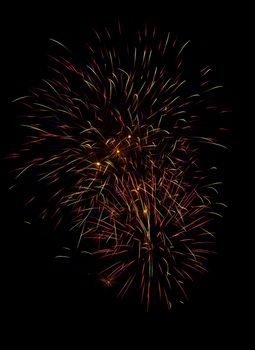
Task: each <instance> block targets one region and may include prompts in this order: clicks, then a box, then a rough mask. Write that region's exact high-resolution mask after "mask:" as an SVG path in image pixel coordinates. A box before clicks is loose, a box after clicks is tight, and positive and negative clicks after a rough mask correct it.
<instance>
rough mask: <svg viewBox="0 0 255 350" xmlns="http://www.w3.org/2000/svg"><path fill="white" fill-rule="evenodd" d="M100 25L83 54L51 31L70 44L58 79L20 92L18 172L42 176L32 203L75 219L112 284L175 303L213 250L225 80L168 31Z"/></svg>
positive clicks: (54, 62) (53, 73) (58, 59)
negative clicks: (187, 56) (188, 59)
mask: <svg viewBox="0 0 255 350" xmlns="http://www.w3.org/2000/svg"><path fill="white" fill-rule="evenodd" d="M94 33H95V42H94V43H93V45H86V48H85V51H86V54H85V55H84V56H83V57H80V58H79V60H78V62H75V58H73V57H74V56H73V55H72V53H71V50H69V49H68V48H67V47H65V46H64V45H63V44H61V43H59V42H58V41H56V40H53V39H52V42H53V43H54V45H55V46H56V47H57V50H60V51H62V52H61V54H59V55H57V56H56V55H54V56H53V55H51V56H49V59H50V67H49V76H48V78H47V79H45V80H43V81H42V83H41V84H40V86H39V87H37V88H34V89H33V90H32V91H31V93H30V94H29V96H25V97H22V98H19V99H17V100H16V101H19V102H21V103H22V105H24V106H25V110H26V112H25V113H24V114H25V116H24V117H23V120H24V123H23V124H22V125H23V126H24V127H25V128H26V139H25V142H24V144H23V146H22V148H21V149H20V150H19V152H18V153H16V154H13V157H15V158H18V159H19V160H21V161H22V166H20V167H19V169H18V171H17V175H16V179H17V180H19V181H21V179H22V177H23V178H26V177H27V178H28V179H29V180H31V181H32V182H34V183H35V184H33V185H31V188H33V189H35V188H36V193H33V194H32V195H31V196H30V197H29V199H28V201H27V204H31V203H35V202H39V203H40V206H41V207H42V210H41V212H40V215H41V216H42V217H43V218H44V217H46V216H49V217H51V218H54V219H55V222H56V225H61V223H62V222H63V220H64V218H68V220H65V223H66V221H70V227H69V230H70V231H71V232H77V233H78V235H79V239H78V243H77V249H79V251H80V252H83V253H86V254H89V255H93V256H95V257H96V258H98V260H99V262H100V264H99V265H100V266H102V267H100V269H99V271H98V276H99V279H100V281H102V282H103V283H104V285H105V286H109V287H112V286H113V287H114V288H117V289H118V295H119V296H121V297H122V296H124V295H125V294H126V293H127V292H128V290H130V289H131V288H132V287H133V286H139V295H140V299H141V301H142V302H143V303H145V305H146V307H147V309H148V308H149V305H150V302H151V300H152V299H154V300H156V299H159V300H162V301H164V302H165V303H166V305H167V307H168V308H169V309H170V308H171V306H172V303H173V302H174V301H175V299H176V300H183V299H185V298H187V297H186V291H185V283H186V282H187V281H192V280H193V277H194V276H195V275H196V274H197V273H199V272H204V271H206V264H205V263H206V261H207V259H208V258H207V257H208V254H209V253H210V252H212V250H213V249H212V247H211V246H212V242H213V236H214V234H213V233H212V232H211V225H212V222H213V221H214V220H215V218H216V216H220V214H218V210H216V209H215V208H217V207H219V206H220V203H215V198H216V194H217V188H216V187H217V185H218V184H219V183H217V181H214V180H212V179H214V177H211V171H212V170H213V169H214V164H209V163H210V160H208V159H206V161H205V159H203V158H205V157H202V156H201V154H202V151H203V150H204V149H206V150H207V147H212V146H217V147H223V146H221V144H220V143H218V142H217V140H216V139H215V138H213V137H212V136H211V133H212V131H215V130H216V129H217V128H215V127H212V130H210V134H209V136H208V134H206V135H204V134H203V133H202V130H205V129H204V128H203V127H202V126H203V125H204V124H205V123H208V125H210V123H211V120H213V118H214V117H215V118H216V120H218V118H219V116H221V115H222V113H224V112H225V111H223V110H222V109H220V108H219V107H217V104H216V103H215V101H216V98H217V91H218V88H220V86H215V85H214V84H213V83H212V82H211V80H210V78H209V75H210V71H211V68H210V67H209V66H204V67H201V68H200V69H199V70H197V72H196V71H192V72H191V71H190V69H187V65H186V64H185V60H184V52H185V48H186V46H187V45H188V44H189V43H188V42H187V43H184V44H181V45H180V44H179V43H178V41H177V40H176V38H175V37H174V36H172V35H170V34H167V35H166V36H165V37H159V35H158V34H157V31H156V29H155V28H152V29H148V28H147V26H145V27H144V29H143V30H142V31H139V32H137V33H136V36H135V37H134V38H132V39H130V41H128V40H127V39H126V38H127V37H126V35H125V33H123V32H122V28H121V26H120V25H118V29H117V30H116V33H115V32H114V33H110V31H109V30H108V29H106V30H105V31H104V32H103V33H102V34H100V35H99V34H98V33H97V32H96V31H95V32H94ZM74 62H75V63H74ZM207 129H208V130H209V127H208V126H207ZM212 161H213V160H212ZM28 191H29V188H28ZM43 203H46V206H45V207H43ZM37 205H38V204H37Z"/></svg>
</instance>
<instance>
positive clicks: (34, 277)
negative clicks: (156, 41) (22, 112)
mask: <svg viewBox="0 0 255 350" xmlns="http://www.w3.org/2000/svg"><path fill="white" fill-rule="evenodd" d="M204 6H205V7H204V8H203V7H200V6H196V7H193V6H189V7H188V8H187V7H186V5H184V4H183V5H181V4H180V6H178V7H179V8H176V7H174V6H172V5H171V2H168V1H165V2H161V1H160V2H158V1H154V2H153V3H152V4H150V5H149V4H143V5H139V6H138V5H137V4H134V3H131V2H130V3H124V4H119V5H113V4H109V2H108V3H107V4H104V5H101V4H99V3H96V4H92V3H90V4H86V5H84V6H81V5H79V6H78V5H77V4H76V5H75V4H72V3H71V2H70V3H69V4H68V5H59V7H57V6H55V7H54V8H53V7H51V6H49V5H48V6H46V5H44V4H43V2H42V3H41V4H37V3H36V2H35V3H34V4H33V5H31V6H25V5H22V6H20V7H16V6H15V9H14V8H11V6H9V9H6V11H4V15H5V16H6V18H7V22H6V24H4V26H3V27H4V28H3V29H2V37H3V42H2V43H1V47H2V49H1V51H2V55H3V58H4V61H5V63H4V64H3V65H2V67H1V69H2V73H3V74H2V76H4V79H5V83H4V85H3V86H4V92H3V97H4V106H5V107H4V108H5V113H4V114H2V121H1V123H2V127H1V156H2V155H3V156H4V155H5V154H6V152H7V151H8V150H9V149H12V148H15V144H16V138H17V137H18V132H17V127H16V123H15V118H14V116H13V113H14V111H13V109H12V107H10V104H9V101H10V100H12V99H13V98H16V97H17V96H19V95H22V94H25V93H26V89H27V88H29V87H30V86H31V85H33V84H35V83H36V82H37V81H38V79H41V78H42V76H43V73H44V72H45V70H46V53H47V50H48V48H49V41H48V38H49V37H55V38H59V39H61V38H65V37H67V38H73V37H76V38H77V40H79V38H83V37H84V36H86V35H88V31H87V30H88V28H90V27H91V26H97V25H101V24H106V25H109V24H111V23H112V21H113V20H115V18H116V16H118V17H119V18H120V19H122V20H123V21H127V22H128V23H129V24H130V23H134V24H139V23H144V22H145V21H146V22H149V23H155V24H156V25H157V26H159V27H160V28H162V31H174V32H175V33H176V34H177V35H178V36H180V37H182V38H184V39H191V40H192V42H193V43H194V45H195V46H196V47H197V49H198V52H201V55H202V57H203V59H204V60H208V61H209V62H210V63H212V64H213V65H214V66H215V67H216V71H217V76H218V77H220V79H221V81H222V83H223V85H224V86H225V92H226V100H227V101H228V103H229V104H230V105H232V108H233V110H234V112H233V120H234V121H233V122H231V125H230V127H231V128H233V129H232V135H233V140H230V142H232V147H233V150H234V149H235V141H234V135H235V126H236V124H235V119H234V118H237V117H238V113H239V112H240V108H241V107H240V106H241V94H242V93H243V90H242V88H241V86H242V84H243V81H242V79H243V75H245V69H247V68H246V67H245V66H244V63H243V62H244V55H243V50H244V47H245V40H246V27H244V26H241V25H240V23H241V21H245V14H244V13H245V12H244V11H243V9H239V8H237V6H236V7H233V6H234V5H231V6H230V7H227V6H226V8H222V6H221V5H219V4H218V5H215V4H214V2H210V4H206V5H204ZM247 21H248V18H247ZM247 21H246V22H247ZM247 30H248V29H247ZM233 160H234V153H233V152H232V153H231V154H230V155H229V158H228V160H227V161H226V165H225V170H224V177H225V182H226V183H225V187H224V188H225V195H226V199H227V201H228V204H229V209H228V210H227V211H226V214H225V217H224V219H223V222H222V227H221V228H220V232H219V235H220V237H219V238H218V241H217V247H218V256H217V257H216V258H215V259H214V260H213V262H212V264H211V267H210V273H209V274H208V275H207V276H205V277H203V278H202V279H200V280H199V281H198V283H197V285H196V286H195V287H194V289H193V290H192V291H191V300H190V302H189V303H187V304H186V305H184V306H181V307H180V308H179V309H176V310H173V312H171V313H170V314H169V313H167V312H154V313H152V314H146V313H144V312H143V310H142V309H139V308H137V307H135V306H134V305H132V302H130V303H128V302H127V303H124V304H122V303H121V302H120V301H118V300H117V301H116V300H115V298H114V297H113V296H112V295H111V293H109V292H108V291H107V290H106V291H102V290H100V288H99V286H98V285H96V284H95V283H94V284H93V283H92V284H91V285H89V281H88V280H89V278H88V277H86V276H84V272H83V269H82V263H83V261H80V258H79V257H74V259H73V260H72V262H71V263H69V264H66V265H65V264H56V263H55V262H54V261H53V260H52V258H51V255H52V254H53V251H54V247H55V245H54V244H55V241H57V238H56V237H54V238H52V234H53V235H54V232H52V230H51V229H50V228H49V227H46V226H47V225H45V227H44V226H40V227H39V226H38V225H37V226H36V227H33V228H31V227H29V226H28V225H26V224H24V213H23V210H22V203H21V200H20V199H19V198H16V197H15V195H14V194H12V195H10V193H9V192H8V191H7V189H8V186H9V185H10V178H9V176H8V175H7V173H6V168H7V165H6V163H4V165H3V166H2V169H3V172H1V177H2V181H1V191H2V193H3V196H2V203H3V210H2V213H1V217H2V229H1V231H2V235H3V236H4V241H5V240H6V243H4V246H3V248H2V249H3V250H4V256H5V255H6V257H5V264H4V265H5V266H6V268H5V273H6V277H7V282H6V283H5V287H7V297H6V299H4V303H5V304H6V306H7V316H6V320H7V321H6V322H7V323H8V325H9V326H10V329H11V328H12V329H15V332H20V337H21V338H23V339H24V340H25V341H26V340H29V339H31V338H32V334H33V335H36V336H37V340H38V341H40V339H43V338H45V339H48V338H49V337H50V335H54V337H55V338H56V339H58V338H59V339H60V341H61V339H62V341H63V339H64V337H65V336H67V337H71V338H72V339H75V338H76V339H80V340H81V341H83V342H84V344H85V345H84V346H88V343H87V342H89V341H91V340H92V341H94V342H95V343H94V344H96V343H97V342H98V341H100V342H101V343H102V344H103V345H105V346H106V347H108V346H113V347H115V346H116V348H117V347H118V348H122V346H123V344H125V343H129V342H130V344H133V347H134V346H136V340H135V339H134V337H135V336H136V335H138V341H140V342H141V344H144V346H143V347H145V344H149V343H150V341H156V344H157V348H159V349H161V348H176V347H175V346H174V347H172V345H173V344H177V343H178V342H180V344H182V342H183V341H186V342H187V344H188V345H189V344H190V345H191V344H192V345H196V347H198V348H200V347H201V348H204V349H207V348H208V347H207V345H208V344H211V343H212V342H213V341H216V342H217V340H219V339H224V340H225V341H226V342H227V341H228V340H229V339H231V338H232V337H233V333H232V332H233V331H232V330H233V329H235V327H236V325H237V324H239V322H240V319H239V317H238V312H239V310H240V308H242V306H241V305H240V303H239V301H238V300H239V298H240V295H239V292H240V290H241V287H240V285H241V283H242V282H241V279H242V278H241V277H240V276H239V274H237V273H236V269H237V268H238V261H237V259H236V249H237V242H236V241H237V236H236V235H237V233H236V225H237V223H236V222H233V216H234V205H233V202H234V198H233V188H234V181H235V180H234V176H235V175H236V174H233V168H232V167H233ZM24 191H25V189H24ZM45 232H48V233H46V234H45ZM5 253H6V254H5ZM119 337H120V340H118V339H119ZM73 341H75V340H73ZM163 344H166V345H164V346H165V347H164V346H163ZM203 345H205V346H204V347H203ZM218 345H219V343H218ZM219 346H220V345H219ZM93 347H94V346H93ZM95 347H96V345H95ZM35 348H37V347H35ZM73 348H75V347H73ZM57 349H58V347H57Z"/></svg>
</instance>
